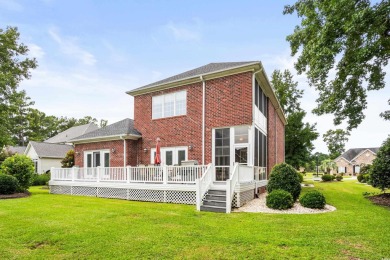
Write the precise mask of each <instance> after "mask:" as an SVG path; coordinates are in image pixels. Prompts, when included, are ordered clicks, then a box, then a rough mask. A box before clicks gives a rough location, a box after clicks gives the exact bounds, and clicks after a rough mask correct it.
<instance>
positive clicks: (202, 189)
mask: <svg viewBox="0 0 390 260" xmlns="http://www.w3.org/2000/svg"><path fill="white" fill-rule="evenodd" d="M213 180H214V168H213V166H212V164H211V163H210V164H209V165H208V166H207V169H206V171H205V172H204V174H203V176H202V177H201V178H199V179H197V180H196V187H197V188H196V209H197V210H200V206H201V204H202V200H203V197H204V195H205V194H206V192H207V191H208V190H209V188H210V185H211V183H213Z"/></svg>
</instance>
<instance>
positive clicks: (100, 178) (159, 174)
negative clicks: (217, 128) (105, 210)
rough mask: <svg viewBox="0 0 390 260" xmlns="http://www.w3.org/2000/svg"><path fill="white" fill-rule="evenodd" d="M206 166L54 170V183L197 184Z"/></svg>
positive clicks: (52, 177) (52, 175)
mask: <svg viewBox="0 0 390 260" xmlns="http://www.w3.org/2000/svg"><path fill="white" fill-rule="evenodd" d="M206 169H207V166H206V165H193V166H147V167H145V166H144V167H130V166H128V167H91V168H78V167H74V168H52V169H51V180H53V181H85V182H124V183H163V184H167V183H180V184H195V182H196V179H200V178H201V177H202V175H203V173H204V172H205V171H206Z"/></svg>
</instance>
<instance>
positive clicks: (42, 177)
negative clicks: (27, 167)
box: [32, 173, 50, 186]
mask: <svg viewBox="0 0 390 260" xmlns="http://www.w3.org/2000/svg"><path fill="white" fill-rule="evenodd" d="M49 181H50V173H44V174H37V173H34V174H33V177H32V186H42V185H46V184H47V183H48V182H49Z"/></svg>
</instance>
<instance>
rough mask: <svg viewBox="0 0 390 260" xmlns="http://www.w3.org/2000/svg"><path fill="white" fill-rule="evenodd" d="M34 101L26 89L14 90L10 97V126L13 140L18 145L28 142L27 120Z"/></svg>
mask: <svg viewBox="0 0 390 260" xmlns="http://www.w3.org/2000/svg"><path fill="white" fill-rule="evenodd" d="M33 104H34V102H33V101H31V98H30V97H28V96H27V95H26V91H24V90H22V91H20V92H14V93H13V94H12V95H11V97H10V105H9V127H10V131H11V136H12V141H13V143H14V144H16V145H20V146H25V145H26V144H27V142H28V138H27V132H28V128H29V124H28V121H27V120H26V118H27V114H28V113H29V110H30V106H31V105H33Z"/></svg>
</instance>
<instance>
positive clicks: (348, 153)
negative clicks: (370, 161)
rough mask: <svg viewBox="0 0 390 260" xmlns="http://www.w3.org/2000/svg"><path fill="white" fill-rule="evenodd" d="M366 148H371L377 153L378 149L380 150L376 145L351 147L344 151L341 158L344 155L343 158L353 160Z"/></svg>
mask: <svg viewBox="0 0 390 260" xmlns="http://www.w3.org/2000/svg"><path fill="white" fill-rule="evenodd" d="M365 150H370V151H372V152H373V153H377V152H378V150H379V147H374V148H352V149H349V150H348V151H346V152H344V153H343V154H342V155H340V156H339V158H341V157H343V158H345V159H347V160H348V161H351V160H352V159H353V158H355V157H356V156H357V155H358V154H359V153H361V152H363V151H365Z"/></svg>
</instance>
